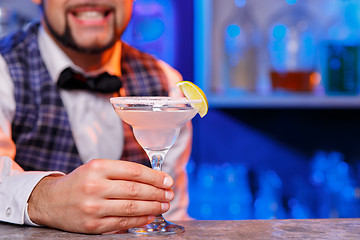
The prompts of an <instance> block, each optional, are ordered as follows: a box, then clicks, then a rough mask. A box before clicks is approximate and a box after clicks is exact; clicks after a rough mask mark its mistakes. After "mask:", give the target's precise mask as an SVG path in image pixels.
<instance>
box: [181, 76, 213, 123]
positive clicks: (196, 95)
mask: <svg viewBox="0 0 360 240" xmlns="http://www.w3.org/2000/svg"><path fill="white" fill-rule="evenodd" d="M176 86H178V87H179V88H180V90H181V91H182V92H183V93H184V95H185V97H186V98H187V99H189V100H198V99H200V100H201V102H200V103H195V104H193V107H194V108H195V109H196V110H197V111H198V112H199V115H200V117H204V116H205V115H206V114H207V112H208V109H209V104H208V101H207V99H206V96H205V93H204V92H203V91H202V90H201V89H200V88H199V87H198V86H196V85H195V84H194V83H192V82H189V81H180V82H178V83H176Z"/></svg>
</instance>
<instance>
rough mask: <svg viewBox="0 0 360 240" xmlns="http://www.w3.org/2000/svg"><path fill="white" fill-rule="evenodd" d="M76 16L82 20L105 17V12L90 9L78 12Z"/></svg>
mask: <svg viewBox="0 0 360 240" xmlns="http://www.w3.org/2000/svg"><path fill="white" fill-rule="evenodd" d="M76 17H77V18H79V19H82V20H96V19H102V18H103V17H104V13H103V12H97V11H89V12H78V13H77V14H76Z"/></svg>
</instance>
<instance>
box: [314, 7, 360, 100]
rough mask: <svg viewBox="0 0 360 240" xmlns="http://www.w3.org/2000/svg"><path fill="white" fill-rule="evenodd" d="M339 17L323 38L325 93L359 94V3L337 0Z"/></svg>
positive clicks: (327, 28)
mask: <svg viewBox="0 0 360 240" xmlns="http://www.w3.org/2000/svg"><path fill="white" fill-rule="evenodd" d="M338 4H339V6H340V11H339V15H338V17H337V18H336V19H335V20H333V21H331V22H330V24H328V26H326V27H325V28H324V29H326V32H324V33H323V34H322V36H323V37H324V38H323V39H322V43H321V48H320V56H321V68H322V76H323V82H324V87H325V92H326V93H327V94H328V95H356V94H358V93H359V77H360V72H359V71H360V70H359V60H360V59H359V57H360V55H359V50H360V2H359V1H358V0H338Z"/></svg>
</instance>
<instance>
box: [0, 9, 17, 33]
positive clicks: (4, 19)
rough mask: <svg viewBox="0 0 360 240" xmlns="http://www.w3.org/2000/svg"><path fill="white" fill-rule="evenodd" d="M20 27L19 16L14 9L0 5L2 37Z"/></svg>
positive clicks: (0, 31)
mask: <svg viewBox="0 0 360 240" xmlns="http://www.w3.org/2000/svg"><path fill="white" fill-rule="evenodd" d="M19 27H20V23H19V21H18V17H17V15H16V13H15V11H14V10H12V9H10V8H5V7H0V38H2V37H4V36H5V35H7V34H9V33H12V32H15V31H16V30H18V28H19Z"/></svg>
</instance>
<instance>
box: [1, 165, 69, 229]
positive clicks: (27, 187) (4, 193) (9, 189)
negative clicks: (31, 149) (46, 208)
mask: <svg viewBox="0 0 360 240" xmlns="http://www.w3.org/2000/svg"><path fill="white" fill-rule="evenodd" d="M52 174H57V175H59V174H60V175H65V174H64V173H62V172H35V171H34V172H30V171H29V172H22V173H19V174H15V175H11V176H7V177H4V179H3V180H2V181H1V183H0V202H1V204H0V208H1V209H0V221H5V222H10V223H15V224H24V223H25V224H27V225H32V226H38V225H37V224H35V223H33V222H32V221H31V220H30V218H29V215H28V212H27V202H28V199H29V197H30V194H31V192H32V191H33V189H34V188H35V186H36V185H37V184H38V182H39V181H40V180H41V179H43V178H44V177H46V176H49V175H52Z"/></svg>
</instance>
